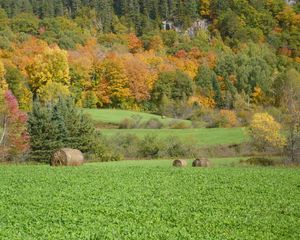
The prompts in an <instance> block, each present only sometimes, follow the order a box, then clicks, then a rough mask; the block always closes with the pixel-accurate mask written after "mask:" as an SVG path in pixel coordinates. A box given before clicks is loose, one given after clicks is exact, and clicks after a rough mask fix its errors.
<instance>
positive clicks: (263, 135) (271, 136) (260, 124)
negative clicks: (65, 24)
mask: <svg viewBox="0 0 300 240" xmlns="http://www.w3.org/2000/svg"><path fill="white" fill-rule="evenodd" d="M249 134H250V137H251V139H252V143H253V145H254V146H255V147H257V148H258V149H259V150H264V149H267V148H269V147H271V148H275V149H282V148H283V147H284V146H285V144H286V138H285V137H284V136H283V135H282V134H281V125H280V124H279V123H278V122H276V121H275V119H274V118H273V117H272V116H271V115H269V114H268V113H256V114H255V115H254V116H253V119H252V121H251V124H250V128H249Z"/></svg>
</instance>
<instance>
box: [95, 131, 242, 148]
mask: <svg viewBox="0 0 300 240" xmlns="http://www.w3.org/2000/svg"><path fill="white" fill-rule="evenodd" d="M101 133H102V134H103V135H104V136H112V135H115V134H118V133H119V134H127V133H130V134H135V135H137V136H139V137H143V136H145V135H149V134H150V135H151V134H153V135H157V136H159V137H162V138H167V137H172V136H177V137H180V138H182V139H186V140H187V141H192V142H195V143H198V144H199V145H201V146H204V145H217V144H239V143H242V142H244V141H245V140H247V135H246V131H245V129H244V128H212V129H207V128H198V129H102V130H101Z"/></svg>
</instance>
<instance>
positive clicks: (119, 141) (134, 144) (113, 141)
mask: <svg viewBox="0 0 300 240" xmlns="http://www.w3.org/2000/svg"><path fill="white" fill-rule="evenodd" d="M107 142H108V145H109V146H110V148H111V149H112V151H114V152H118V153H119V154H120V155H122V156H124V157H126V158H138V155H139V146H140V142H141V140H140V139H139V138H138V137H137V136H136V135H133V134H116V135H115V136H113V137H111V138H110V139H109V140H108V141H107Z"/></svg>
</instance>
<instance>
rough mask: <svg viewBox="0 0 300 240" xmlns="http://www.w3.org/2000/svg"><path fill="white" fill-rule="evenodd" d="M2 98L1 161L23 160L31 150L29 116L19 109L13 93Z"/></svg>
mask: <svg viewBox="0 0 300 240" xmlns="http://www.w3.org/2000/svg"><path fill="white" fill-rule="evenodd" d="M1 95H2V96H0V104H1V105H0V124H1V126H0V160H4V161H7V160H17V159H23V158H24V155H25V153H26V152H27V151H28V150H29V134H28V132H27V127H26V125H27V120H28V117H27V114H26V113H23V112H22V111H20V109H19V105H18V101H17V99H16V97H15V96H14V95H13V94H12V92H11V91H6V92H5V93H4V94H1Z"/></svg>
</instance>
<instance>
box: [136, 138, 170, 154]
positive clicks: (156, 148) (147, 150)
mask: <svg viewBox="0 0 300 240" xmlns="http://www.w3.org/2000/svg"><path fill="white" fill-rule="evenodd" d="M163 145H164V142H163V141H162V140H161V139H159V138H158V137H157V136H154V135H147V136H145V137H144V138H143V139H142V141H141V142H140V144H139V155H140V157H145V158H152V159H154V158H158V157H159V152H160V150H161V149H162V148H163Z"/></svg>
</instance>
